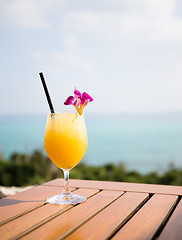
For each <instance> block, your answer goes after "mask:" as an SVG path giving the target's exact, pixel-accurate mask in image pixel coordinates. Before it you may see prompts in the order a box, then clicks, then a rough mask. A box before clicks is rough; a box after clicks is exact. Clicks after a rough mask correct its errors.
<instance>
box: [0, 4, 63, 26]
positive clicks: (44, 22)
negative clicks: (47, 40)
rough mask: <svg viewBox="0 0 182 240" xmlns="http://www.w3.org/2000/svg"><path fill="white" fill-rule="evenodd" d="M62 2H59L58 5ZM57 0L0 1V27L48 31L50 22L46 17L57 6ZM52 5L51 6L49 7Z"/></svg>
mask: <svg viewBox="0 0 182 240" xmlns="http://www.w3.org/2000/svg"><path fill="white" fill-rule="evenodd" d="M63 2H64V1H63V0H60V2H59V3H60V4H62V3H63ZM57 3H58V1H57V0H52V1H50V0H31V1H29V0H13V1H7V0H1V2H0V26H1V27H2V26H3V27H7V26H8V27H14V28H23V29H27V28H28V29H29V28H31V29H34V28H35V29H36V28H38V29H49V28H50V27H51V22H50V21H49V20H48V18H47V15H48V14H49V11H50V10H51V9H52V7H51V6H53V5H54V6H55V7H56V5H57ZM51 4H53V5H51Z"/></svg>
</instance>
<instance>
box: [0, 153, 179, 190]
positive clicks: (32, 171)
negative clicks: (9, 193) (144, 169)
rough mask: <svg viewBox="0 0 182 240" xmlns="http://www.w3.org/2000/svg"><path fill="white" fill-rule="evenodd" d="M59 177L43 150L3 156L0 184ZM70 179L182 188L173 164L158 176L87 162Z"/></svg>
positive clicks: (57, 170) (80, 165) (122, 167)
mask: <svg viewBox="0 0 182 240" xmlns="http://www.w3.org/2000/svg"><path fill="white" fill-rule="evenodd" d="M58 177H63V174H62V171H61V170H60V169H58V168H57V167H56V166H55V165H54V164H53V163H52V162H51V161H50V160H49V158H48V157H46V156H45V155H44V154H43V153H42V152H41V151H35V152H33V153H32V154H31V155H27V154H20V153H14V154H12V155H11V156H10V158H9V159H8V160H4V158H3V155H2V154H1V158H0V185H4V186H13V185H14V186H26V185H35V184H41V183H43V182H45V181H49V180H52V179H55V178H58ZM70 177H71V178H74V179H87V180H103V181H118V182H120V181H121V182H136V183H152V184H165V185H179V186H182V169H178V168H175V166H173V165H170V166H169V169H168V170H167V171H166V172H164V173H163V174H162V175H159V174H158V173H157V172H151V173H149V174H141V173H139V172H136V171H127V169H126V167H125V165H124V164H123V163H120V164H106V165H104V166H88V165H87V164H85V163H80V164H78V165H77V166H76V167H75V168H73V169H72V170H71V172H70Z"/></svg>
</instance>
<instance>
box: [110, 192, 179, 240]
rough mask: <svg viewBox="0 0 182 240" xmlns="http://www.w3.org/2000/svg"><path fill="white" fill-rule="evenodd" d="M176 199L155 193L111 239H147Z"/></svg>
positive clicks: (175, 197) (162, 220) (156, 228)
mask: <svg viewBox="0 0 182 240" xmlns="http://www.w3.org/2000/svg"><path fill="white" fill-rule="evenodd" d="M176 201H177V196H172V195H169V196H167V197H166V195H159V194H155V195H154V196H153V197H152V198H151V199H150V200H149V201H148V202H147V203H146V204H145V205H144V206H143V207H142V208H141V209H140V211H139V212H137V213H136V215H134V216H133V217H132V218H131V219H130V220H129V221H128V222H127V224H126V225H124V226H123V227H122V228H121V229H120V230H119V231H118V232H117V233H116V235H115V236H114V237H113V238H112V240H116V239H119V240H146V239H147V240H149V239H152V238H153V237H154V234H155V233H156V232H157V230H158V229H159V228H160V226H161V224H162V223H163V222H164V220H165V219H166V217H167V216H168V214H169V213H170V211H171V209H172V208H173V206H174V205H175V203H176Z"/></svg>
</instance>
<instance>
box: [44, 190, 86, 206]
mask: <svg viewBox="0 0 182 240" xmlns="http://www.w3.org/2000/svg"><path fill="white" fill-rule="evenodd" d="M86 199H87V198H86V197H84V196H80V195H77V194H73V193H70V194H68V195H65V194H63V193H61V194H58V195H55V196H53V197H50V198H47V199H46V202H48V203H50V204H59V205H63V204H73V205H76V204H78V203H81V202H84V201H86Z"/></svg>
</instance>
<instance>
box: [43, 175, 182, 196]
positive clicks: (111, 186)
mask: <svg viewBox="0 0 182 240" xmlns="http://www.w3.org/2000/svg"><path fill="white" fill-rule="evenodd" d="M62 184H63V179H56V180H53V181H50V182H47V183H46V185H50V186H62ZM70 187H76V188H94V189H100V190H116V191H127V192H143V193H159V194H168V195H179V196H182V186H167V185H159V184H143V183H127V182H109V181H108V182H107V181H93V180H84V181H83V180H78V179H71V180H70Z"/></svg>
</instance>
